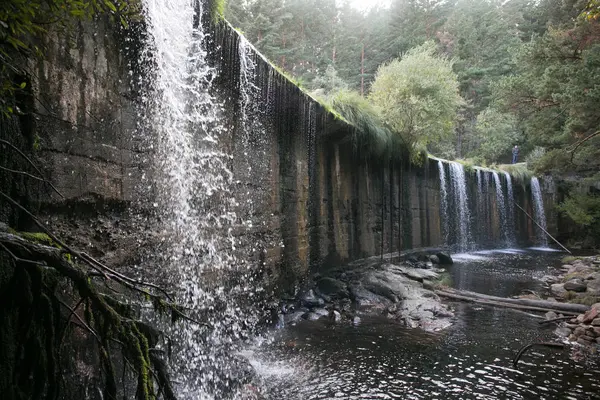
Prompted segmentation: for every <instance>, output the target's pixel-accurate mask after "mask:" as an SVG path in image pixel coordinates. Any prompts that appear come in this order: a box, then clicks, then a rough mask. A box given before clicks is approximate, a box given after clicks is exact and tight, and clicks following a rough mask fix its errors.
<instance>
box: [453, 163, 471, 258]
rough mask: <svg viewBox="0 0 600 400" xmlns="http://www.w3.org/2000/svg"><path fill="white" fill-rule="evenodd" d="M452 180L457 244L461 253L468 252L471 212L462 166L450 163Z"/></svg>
mask: <svg viewBox="0 0 600 400" xmlns="http://www.w3.org/2000/svg"><path fill="white" fill-rule="evenodd" d="M450 180H451V182H452V193H453V196H454V207H455V219H456V227H457V232H456V234H457V240H456V243H457V247H458V250H459V251H467V250H469V247H470V244H471V228H470V225H471V214H470V212H469V198H468V194H467V180H466V177H465V170H464V167H463V166H462V164H460V163H457V162H451V163H450Z"/></svg>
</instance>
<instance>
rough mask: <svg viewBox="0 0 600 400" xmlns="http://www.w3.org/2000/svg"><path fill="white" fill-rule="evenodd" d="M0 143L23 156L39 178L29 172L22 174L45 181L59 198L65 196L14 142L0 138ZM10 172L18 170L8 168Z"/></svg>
mask: <svg viewBox="0 0 600 400" xmlns="http://www.w3.org/2000/svg"><path fill="white" fill-rule="evenodd" d="M0 143H2V144H4V145H6V146H8V147H10V148H11V149H13V150H14V151H16V152H17V153H18V154H19V155H20V156H21V157H23V158H24V159H25V161H27V162H28V163H29V165H31V166H32V167H33V168H34V169H35V170H36V172H37V173H38V174H39V176H40V177H39V178H36V177H34V176H33V175H30V174H26V173H24V172H23V174H26V175H29V176H30V177H32V178H35V179H38V180H41V181H43V182H45V183H46V184H47V185H48V186H50V187H51V188H52V190H54V191H55V192H56V193H57V194H58V195H59V196H60V197H61V198H63V199H64V198H65V196H63V194H62V193H61V192H60V191H59V190H58V189H57V188H56V187H55V186H54V185H53V184H52V183H51V182H50V181H49V180H48V179H46V178H45V177H44V174H43V173H42V171H41V170H40V169H39V168H38V166H37V165H35V163H34V162H33V161H31V159H30V158H29V157H27V155H26V154H25V153H23V152H22V151H21V149H19V148H18V147H17V146H15V145H14V144H12V143H10V142H9V141H7V140H4V139H0ZM3 169H7V168H3ZM9 171H10V172H20V171H13V170H9Z"/></svg>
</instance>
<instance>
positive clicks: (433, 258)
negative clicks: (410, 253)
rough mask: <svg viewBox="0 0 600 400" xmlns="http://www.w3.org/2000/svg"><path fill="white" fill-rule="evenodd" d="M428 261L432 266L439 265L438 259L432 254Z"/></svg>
mask: <svg viewBox="0 0 600 400" xmlns="http://www.w3.org/2000/svg"><path fill="white" fill-rule="evenodd" d="M429 261H431V262H432V263H434V264H439V263H440V258H439V257H438V256H436V255H435V254H432V255H430V256H429Z"/></svg>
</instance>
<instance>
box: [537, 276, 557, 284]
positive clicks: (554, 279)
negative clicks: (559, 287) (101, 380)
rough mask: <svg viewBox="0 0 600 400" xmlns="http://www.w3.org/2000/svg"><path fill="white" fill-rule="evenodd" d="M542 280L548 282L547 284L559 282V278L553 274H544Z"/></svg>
mask: <svg viewBox="0 0 600 400" xmlns="http://www.w3.org/2000/svg"><path fill="white" fill-rule="evenodd" d="M540 280H541V281H542V282H546V283H547V284H552V283H557V282H558V281H559V278H558V277H557V276H553V275H544V276H542V277H541V278H540Z"/></svg>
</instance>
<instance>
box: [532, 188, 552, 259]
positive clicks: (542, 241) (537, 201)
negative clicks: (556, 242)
mask: <svg viewBox="0 0 600 400" xmlns="http://www.w3.org/2000/svg"><path fill="white" fill-rule="evenodd" d="M531 197H532V200H533V211H534V218H535V220H536V222H537V223H538V224H540V226H541V227H542V228H543V229H544V230H546V229H547V228H546V213H545V212H544V201H543V199H542V189H541V188H540V181H539V180H538V178H536V177H535V176H534V177H533V178H531ZM535 231H536V236H537V243H536V244H537V245H540V246H543V247H548V238H547V237H546V234H545V233H544V231H543V230H542V229H540V228H539V227H538V226H537V225H536V227H535Z"/></svg>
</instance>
